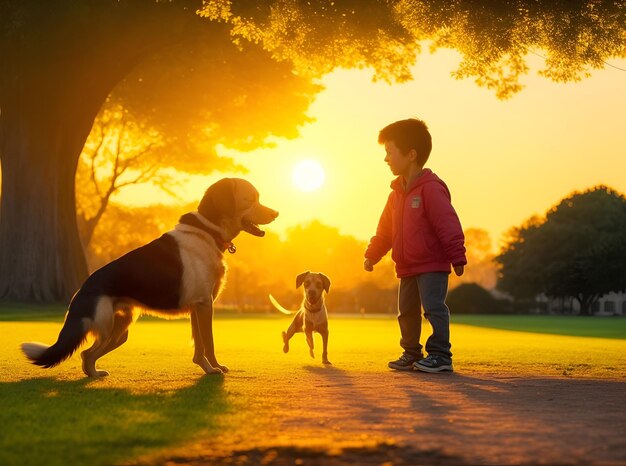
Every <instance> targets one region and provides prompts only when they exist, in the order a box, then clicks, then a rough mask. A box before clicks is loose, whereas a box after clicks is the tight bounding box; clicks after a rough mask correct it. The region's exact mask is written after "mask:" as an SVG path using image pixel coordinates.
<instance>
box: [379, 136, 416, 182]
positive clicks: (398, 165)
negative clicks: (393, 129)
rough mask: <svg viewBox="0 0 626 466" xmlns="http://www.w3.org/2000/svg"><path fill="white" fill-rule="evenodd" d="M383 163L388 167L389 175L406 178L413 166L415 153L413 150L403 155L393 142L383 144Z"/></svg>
mask: <svg viewBox="0 0 626 466" xmlns="http://www.w3.org/2000/svg"><path fill="white" fill-rule="evenodd" d="M385 152H386V154H387V155H385V162H387V165H389V168H390V169H391V173H393V174H394V175H396V176H404V177H406V176H407V175H409V173H410V172H411V169H412V167H413V166H414V165H415V163H416V162H415V157H416V155H417V154H416V153H415V151H414V150H410V151H409V152H408V153H406V154H403V153H402V151H401V150H400V149H399V148H398V146H396V143H395V142H394V141H386V142H385Z"/></svg>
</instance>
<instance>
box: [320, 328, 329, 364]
mask: <svg viewBox="0 0 626 466" xmlns="http://www.w3.org/2000/svg"><path fill="white" fill-rule="evenodd" d="M319 333H320V335H321V336H322V362H323V363H324V364H328V365H332V363H331V362H330V361H329V360H328V324H326V325H324V326H322V327H321V328H320V329H319Z"/></svg>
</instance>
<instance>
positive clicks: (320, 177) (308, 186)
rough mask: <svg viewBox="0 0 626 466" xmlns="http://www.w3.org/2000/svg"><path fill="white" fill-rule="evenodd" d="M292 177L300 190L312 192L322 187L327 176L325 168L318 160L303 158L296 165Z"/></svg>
mask: <svg viewBox="0 0 626 466" xmlns="http://www.w3.org/2000/svg"><path fill="white" fill-rule="evenodd" d="M291 179H292V181H293V184H294V186H295V187H296V188H298V189H299V190H301V191H305V192H312V191H316V190H318V189H319V188H321V187H322V185H323V184H324V180H325V179H326V176H325V174H324V169H323V168H322V166H321V165H320V164H319V163H318V162H316V161H314V160H303V161H301V162H298V164H296V166H295V167H294V169H293V174H292V175H291Z"/></svg>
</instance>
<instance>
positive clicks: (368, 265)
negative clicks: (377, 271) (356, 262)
mask: <svg viewBox="0 0 626 466" xmlns="http://www.w3.org/2000/svg"><path fill="white" fill-rule="evenodd" d="M363 268H364V269H365V270H366V271H367V272H371V271H372V270H374V265H373V264H372V261H370V260H369V259H365V262H363Z"/></svg>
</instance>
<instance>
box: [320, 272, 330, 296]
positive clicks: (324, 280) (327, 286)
mask: <svg viewBox="0 0 626 466" xmlns="http://www.w3.org/2000/svg"><path fill="white" fill-rule="evenodd" d="M320 277H322V283H323V284H324V290H326V293H328V291H329V290H330V278H328V277H327V276H326V275H324V274H323V273H320Z"/></svg>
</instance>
